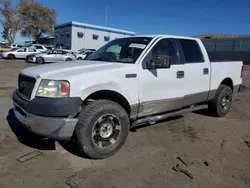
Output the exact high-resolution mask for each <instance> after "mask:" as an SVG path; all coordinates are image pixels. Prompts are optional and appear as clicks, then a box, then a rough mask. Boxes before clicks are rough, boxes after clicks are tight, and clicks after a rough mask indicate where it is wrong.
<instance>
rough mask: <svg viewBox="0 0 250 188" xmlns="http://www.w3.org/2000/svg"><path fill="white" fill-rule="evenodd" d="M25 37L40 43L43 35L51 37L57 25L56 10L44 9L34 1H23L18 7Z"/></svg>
mask: <svg viewBox="0 0 250 188" xmlns="http://www.w3.org/2000/svg"><path fill="white" fill-rule="evenodd" d="M17 10H18V15H19V19H20V25H21V28H20V29H21V35H22V36H23V37H33V39H34V40H36V41H38V40H39V39H40V38H41V37H42V36H43V35H45V34H47V35H51V34H52V33H53V28H54V26H55V24H56V14H55V10H54V9H50V8H48V7H44V6H43V5H42V4H40V3H38V2H36V1H34V0H21V1H20V3H19V4H18V7H17Z"/></svg>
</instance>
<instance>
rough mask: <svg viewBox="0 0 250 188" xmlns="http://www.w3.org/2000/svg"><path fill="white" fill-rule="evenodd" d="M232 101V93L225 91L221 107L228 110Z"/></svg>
mask: <svg viewBox="0 0 250 188" xmlns="http://www.w3.org/2000/svg"><path fill="white" fill-rule="evenodd" d="M230 103H231V99H230V95H229V94H228V93H225V94H224V95H223V97H222V99H221V109H222V110H224V111H226V110H228V108H229V106H230Z"/></svg>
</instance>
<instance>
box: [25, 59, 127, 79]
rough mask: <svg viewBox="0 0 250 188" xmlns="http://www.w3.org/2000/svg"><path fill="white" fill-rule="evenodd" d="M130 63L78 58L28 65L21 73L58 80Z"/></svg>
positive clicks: (120, 66)
mask: <svg viewBox="0 0 250 188" xmlns="http://www.w3.org/2000/svg"><path fill="white" fill-rule="evenodd" d="M131 65H132V64H123V63H112V62H103V61H79V60H78V61H69V62H61V63H52V64H47V65H39V66H35V67H29V68H26V69H24V70H22V71H21V73H22V74H24V75H27V76H31V77H34V78H38V77H41V78H46V79H55V80H60V79H68V78H69V77H72V76H75V75H78V74H84V73H91V72H95V71H105V70H111V69H117V68H122V67H124V66H131Z"/></svg>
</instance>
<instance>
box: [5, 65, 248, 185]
mask: <svg viewBox="0 0 250 188" xmlns="http://www.w3.org/2000/svg"><path fill="white" fill-rule="evenodd" d="M28 66H33V65H31V64H26V63H24V61H21V60H20V61H19V60H18V61H5V60H0V122H1V124H0V187H1V188H5V187H8V188H9V187H10V188H13V187H14V188H15V187H18V188H20V187H25V188H34V187H35V188H40V187H43V188H47V187H48V188H49V187H53V188H57V187H58V188H59V187H60V188H62V187H65V188H67V187H71V188H73V187H79V188H80V187H83V188H84V187H88V188H99V187H102V188H130V187H131V188H139V187H141V188H152V187H157V188H159V187H164V188H167V187H197V188H200V187H202V188H211V187H212V188H216V187H220V188H224V187H232V188H236V187H241V188H244V187H246V188H249V187H250V176H249V174H250V149H249V147H248V146H247V145H246V143H245V141H249V140H250V123H249V122H250V89H249V87H250V66H245V71H244V84H245V85H246V86H247V87H248V88H247V89H246V90H245V92H243V93H239V94H236V95H235V96H234V101H233V106H232V109H231V111H230V113H229V114H228V115H227V116H226V117H224V118H214V117H209V116H206V115H202V114H198V113H188V114H185V115H184V116H182V117H178V118H174V119H171V120H168V121H164V122H161V123H157V124H155V125H152V126H145V127H141V128H138V129H136V130H132V131H131V132H130V135H129V137H128V140H127V142H126V144H125V146H124V147H123V148H122V149H121V150H120V152H119V153H117V154H116V155H114V156H113V157H110V158H108V159H105V160H88V159H83V158H81V157H78V156H77V154H75V153H74V149H73V148H70V147H69V146H68V145H67V144H59V143H55V142H53V141H50V140H41V139H39V138H38V137H35V136H34V135H31V134H29V133H27V132H26V131H24V130H23V129H22V127H21V126H20V124H19V123H18V122H17V121H16V119H15V118H14V117H13V112H12V110H11V108H12V100H11V92H12V90H13V88H14V87H15V85H16V81H17V75H18V73H19V71H20V70H22V69H23V68H25V67H28ZM178 156H180V157H181V158H182V160H183V161H184V162H185V163H186V164H187V166H185V165H184V164H183V163H182V162H180V160H178V159H177V157H178ZM205 161H206V162H207V163H206V164H204V162H205ZM177 164H179V165H180V167H181V168H183V169H185V170H187V171H188V172H190V173H191V174H192V175H193V179H191V178H189V177H188V176H187V175H185V174H184V173H181V172H176V171H174V170H173V169H172V168H173V167H174V166H175V165H177Z"/></svg>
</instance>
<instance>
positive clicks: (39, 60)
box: [36, 57, 44, 64]
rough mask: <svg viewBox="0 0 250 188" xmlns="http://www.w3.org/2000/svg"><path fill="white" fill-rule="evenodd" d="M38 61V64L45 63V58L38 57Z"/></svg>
mask: <svg viewBox="0 0 250 188" xmlns="http://www.w3.org/2000/svg"><path fill="white" fill-rule="evenodd" d="M36 62H37V63H38V64H43V63H44V59H43V58H42V57H38V58H37V59H36Z"/></svg>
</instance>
